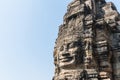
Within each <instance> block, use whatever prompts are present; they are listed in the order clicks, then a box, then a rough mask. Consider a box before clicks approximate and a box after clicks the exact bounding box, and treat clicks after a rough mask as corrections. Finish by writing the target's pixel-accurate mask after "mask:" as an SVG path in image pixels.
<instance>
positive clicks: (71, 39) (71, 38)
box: [56, 35, 81, 47]
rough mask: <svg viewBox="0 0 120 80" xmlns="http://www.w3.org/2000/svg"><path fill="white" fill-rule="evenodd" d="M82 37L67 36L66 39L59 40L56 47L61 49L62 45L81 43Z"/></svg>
mask: <svg viewBox="0 0 120 80" xmlns="http://www.w3.org/2000/svg"><path fill="white" fill-rule="evenodd" d="M80 39H81V38H80V37H79V36H75V35H73V36H66V37H64V38H61V39H58V40H57V42H56V47H60V46H62V45H66V44H68V43H72V42H79V41H80Z"/></svg>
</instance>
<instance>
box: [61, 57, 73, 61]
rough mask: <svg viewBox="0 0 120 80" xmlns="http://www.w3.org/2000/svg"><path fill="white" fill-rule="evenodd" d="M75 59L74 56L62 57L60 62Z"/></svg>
mask: <svg viewBox="0 0 120 80" xmlns="http://www.w3.org/2000/svg"><path fill="white" fill-rule="evenodd" d="M72 59H73V57H63V58H60V59H59V60H60V62H69V61H71V60H72Z"/></svg>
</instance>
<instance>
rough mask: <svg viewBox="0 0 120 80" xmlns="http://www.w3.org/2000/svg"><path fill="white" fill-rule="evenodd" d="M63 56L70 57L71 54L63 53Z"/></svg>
mask: <svg viewBox="0 0 120 80" xmlns="http://www.w3.org/2000/svg"><path fill="white" fill-rule="evenodd" d="M62 56H70V54H69V53H63V54H62Z"/></svg>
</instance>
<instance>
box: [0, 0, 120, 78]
mask: <svg viewBox="0 0 120 80" xmlns="http://www.w3.org/2000/svg"><path fill="white" fill-rule="evenodd" d="M70 1H72V0H64V1H63V0H0V80H51V79H52V76H53V74H54V64H53V48H54V42H55V39H56V38H57V34H58V26H59V25H60V24H61V23H62V22H63V15H64V14H65V12H66V6H67V4H68V3H69V2H70ZM107 1H110V0H107ZM112 1H113V2H114V3H115V5H116V7H117V9H118V11H119V12H120V5H119V4H120V1H119V0H118V1H115V0H112Z"/></svg>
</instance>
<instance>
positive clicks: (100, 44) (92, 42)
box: [53, 0, 120, 80]
mask: <svg viewBox="0 0 120 80" xmlns="http://www.w3.org/2000/svg"><path fill="white" fill-rule="evenodd" d="M54 64H55V74H54V77H53V80H120V14H119V13H118V11H117V9H116V7H115V6H114V4H113V3H112V2H106V1H105V0H73V1H72V2H71V3H70V4H69V5H68V6H67V12H66V14H65V15H64V20H63V24H61V25H60V27H59V33H58V38H57V39H56V42H55V47H54Z"/></svg>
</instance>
